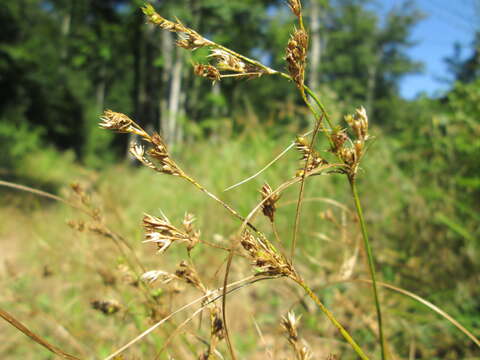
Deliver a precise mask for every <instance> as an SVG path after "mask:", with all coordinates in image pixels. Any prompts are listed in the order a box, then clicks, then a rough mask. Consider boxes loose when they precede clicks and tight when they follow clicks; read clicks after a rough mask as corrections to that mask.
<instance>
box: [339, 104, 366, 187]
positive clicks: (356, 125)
mask: <svg viewBox="0 0 480 360" xmlns="http://www.w3.org/2000/svg"><path fill="white" fill-rule="evenodd" d="M345 122H346V123H347V124H348V126H349V128H350V130H351V133H352V134H353V136H354V138H353V139H351V138H350V137H349V136H348V134H347V131H346V130H344V129H336V130H335V131H333V132H332V137H331V138H332V143H333V144H332V148H331V151H332V152H333V153H334V154H336V155H337V156H338V157H339V158H340V159H341V160H342V161H343V162H344V163H345V164H346V165H347V166H348V170H347V174H348V176H349V177H351V178H354V177H355V176H356V174H357V171H358V166H359V164H360V160H361V158H362V156H363V155H364V152H365V143H366V142H367V141H368V140H369V138H370V137H369V134H368V116H367V112H366V110H365V108H364V107H360V108H359V109H356V110H355V113H354V114H353V115H347V116H345Z"/></svg>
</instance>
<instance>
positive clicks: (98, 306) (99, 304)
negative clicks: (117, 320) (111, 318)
mask: <svg viewBox="0 0 480 360" xmlns="http://www.w3.org/2000/svg"><path fill="white" fill-rule="evenodd" d="M90 304H91V306H92V308H93V309H95V310H98V311H101V312H102V313H104V314H105V315H113V314H115V313H117V312H118V311H120V310H121V309H122V306H121V305H120V304H119V303H118V302H117V301H115V300H93V301H92V302H91V303H90Z"/></svg>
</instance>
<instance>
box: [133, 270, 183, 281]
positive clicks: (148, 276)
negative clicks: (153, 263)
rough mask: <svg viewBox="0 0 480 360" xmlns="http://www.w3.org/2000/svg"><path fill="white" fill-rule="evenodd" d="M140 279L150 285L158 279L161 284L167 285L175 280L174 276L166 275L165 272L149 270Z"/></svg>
mask: <svg viewBox="0 0 480 360" xmlns="http://www.w3.org/2000/svg"><path fill="white" fill-rule="evenodd" d="M141 279H142V280H143V281H146V282H148V283H150V284H151V283H154V282H155V281H157V280H158V279H161V281H162V283H163V284H168V283H169V282H171V281H172V280H174V279H175V275H173V274H170V273H167V272H166V271H162V270H150V271H147V272H146V273H144V274H143V275H142V277H141Z"/></svg>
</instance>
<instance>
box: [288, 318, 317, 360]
mask: <svg viewBox="0 0 480 360" xmlns="http://www.w3.org/2000/svg"><path fill="white" fill-rule="evenodd" d="M300 318H301V316H299V317H296V316H295V313H294V312H293V311H290V312H288V314H287V316H284V317H282V321H281V326H282V328H283V330H284V331H285V333H286V334H287V339H288V342H289V343H290V345H291V346H292V348H293V350H294V351H295V355H296V357H297V359H299V360H309V359H312V352H311V351H310V349H309V348H308V347H307V346H306V345H303V344H302V343H301V341H300V339H299V337H298V325H299V322H300Z"/></svg>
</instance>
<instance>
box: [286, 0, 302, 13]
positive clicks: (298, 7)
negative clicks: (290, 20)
mask: <svg viewBox="0 0 480 360" xmlns="http://www.w3.org/2000/svg"><path fill="white" fill-rule="evenodd" d="M288 6H289V7H290V10H292V12H293V13H294V14H295V16H297V17H298V16H300V15H301V14H302V3H301V2H300V0H288Z"/></svg>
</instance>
